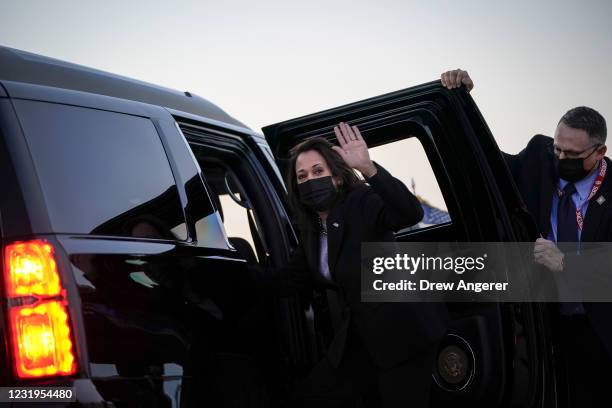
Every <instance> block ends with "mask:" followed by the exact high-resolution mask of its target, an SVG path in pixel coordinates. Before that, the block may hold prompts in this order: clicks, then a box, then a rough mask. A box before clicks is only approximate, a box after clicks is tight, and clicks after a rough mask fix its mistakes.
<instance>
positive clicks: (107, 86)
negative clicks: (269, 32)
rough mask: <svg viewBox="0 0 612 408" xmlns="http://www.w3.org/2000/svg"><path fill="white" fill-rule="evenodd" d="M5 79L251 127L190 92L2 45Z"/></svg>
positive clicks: (0, 60) (0, 69)
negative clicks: (116, 99)
mask: <svg viewBox="0 0 612 408" xmlns="http://www.w3.org/2000/svg"><path fill="white" fill-rule="evenodd" d="M2 80H8V81H15V82H25V83H30V84H36V85H45V86H51V87H56V88H63V89H71V90H75V91H83V92H90V93H95V94H99V95H106V96H112V97H116V98H121V99H128V100H133V101H139V102H144V103H148V104H152V105H158V106H163V107H165V108H170V109H172V110H175V111H180V112H186V113H189V114H192V115H197V116H202V117H205V118H208V119H212V120H216V121H220V122H224V123H227V124H229V125H233V126H239V127H242V128H246V129H248V128H247V126H246V125H244V124H243V123H241V122H240V121H238V120H236V119H234V118H233V117H231V116H230V115H228V114H227V113H226V112H225V111H224V110H222V109H221V108H219V107H218V106H217V105H215V104H214V103H212V102H210V101H208V100H206V99H204V98H202V97H200V96H197V95H194V94H192V93H190V92H180V91H176V90H173V89H169V88H165V87H162V86H158V85H154V84H150V83H147V82H143V81H138V80H135V79H131V78H127V77H124V76H121V75H115V74H111V73H109V72H105V71H100V70H97V69H93V68H88V67H84V66H82V65H77V64H73V63H70V62H65V61H61V60H57V59H54V58H49V57H45V56H42V55H38V54H33V53H30V52H26V51H21V50H17V49H14V48H9V47H4V46H0V81H2Z"/></svg>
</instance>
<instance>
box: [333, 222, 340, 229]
mask: <svg viewBox="0 0 612 408" xmlns="http://www.w3.org/2000/svg"><path fill="white" fill-rule="evenodd" d="M332 225H333V226H334V227H336V228H338V227H339V226H340V224H338V223H337V222H334V223H333V224H332Z"/></svg>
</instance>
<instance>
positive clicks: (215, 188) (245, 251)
mask: <svg viewBox="0 0 612 408" xmlns="http://www.w3.org/2000/svg"><path fill="white" fill-rule="evenodd" d="M217 170H220V169H217ZM216 174H218V171H211V169H210V168H207V169H206V176H205V177H206V181H207V183H208V184H209V187H210V198H211V200H212V201H213V204H214V206H215V208H216V209H217V211H219V216H220V217H221V221H223V223H224V224H225V214H224V212H223V206H222V205H221V198H220V190H219V185H222V186H223V185H224V184H223V181H222V180H217V179H218V177H215V175H216ZM221 191H222V190H221ZM226 194H231V193H226ZM245 210H246V209H245ZM228 240H229V242H230V244H231V245H232V246H233V247H234V249H236V251H238V253H239V254H240V257H241V258H243V259H245V260H246V261H247V263H249V264H256V263H257V256H256V255H255V251H254V250H253V247H252V246H251V244H250V243H249V242H248V241H247V240H246V239H244V238H242V237H238V236H231V237H228Z"/></svg>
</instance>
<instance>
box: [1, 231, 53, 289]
mask: <svg viewBox="0 0 612 408" xmlns="http://www.w3.org/2000/svg"><path fill="white" fill-rule="evenodd" d="M4 256H5V263H6V265H7V275H8V276H7V280H6V282H7V287H6V289H7V294H8V296H9V297H17V296H57V295H59V294H60V290H61V287H60V280H59V274H58V273H57V265H56V263H55V259H54V257H53V247H52V246H51V244H49V243H47V242H45V241H42V240H36V241H28V242H17V243H14V244H11V245H8V246H7V247H6V249H5V251H4Z"/></svg>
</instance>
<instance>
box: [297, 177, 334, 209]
mask: <svg viewBox="0 0 612 408" xmlns="http://www.w3.org/2000/svg"><path fill="white" fill-rule="evenodd" d="M298 191H299V193H300V202H301V203H302V204H304V205H305V206H306V207H308V208H310V209H312V210H314V211H325V210H328V209H329V207H330V206H331V204H332V203H333V202H334V199H335V198H336V187H334V183H333V182H332V178H331V176H325V177H318V178H314V179H310V180H308V181H305V182H303V183H300V184H298Z"/></svg>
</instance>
